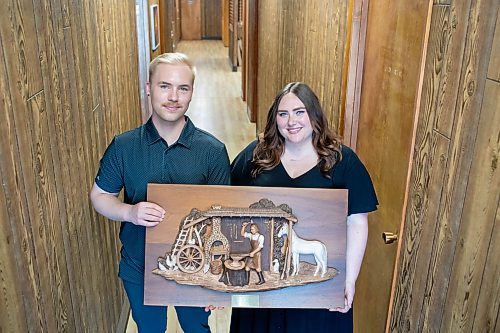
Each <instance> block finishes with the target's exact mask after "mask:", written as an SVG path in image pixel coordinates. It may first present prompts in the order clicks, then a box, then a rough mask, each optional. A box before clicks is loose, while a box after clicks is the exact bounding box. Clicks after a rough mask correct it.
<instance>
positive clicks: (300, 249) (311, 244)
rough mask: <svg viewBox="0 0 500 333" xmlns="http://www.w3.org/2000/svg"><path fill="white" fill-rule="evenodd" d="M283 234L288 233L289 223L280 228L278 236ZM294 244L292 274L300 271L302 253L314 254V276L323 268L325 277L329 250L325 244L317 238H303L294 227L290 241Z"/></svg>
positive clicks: (322, 271) (322, 272) (322, 274)
mask: <svg viewBox="0 0 500 333" xmlns="http://www.w3.org/2000/svg"><path fill="white" fill-rule="evenodd" d="M283 235H288V224H286V223H284V224H283V225H282V226H281V228H280V230H279V231H278V237H282V236H283ZM290 243H291V246H292V264H293V271H292V276H293V275H297V274H298V273H299V257H300V255H301V254H312V255H314V260H316V271H315V272H314V276H316V275H317V274H318V272H319V270H320V269H321V277H323V276H324V275H325V273H326V270H327V259H328V252H327V250H326V246H325V244H323V243H322V242H320V241H317V240H306V239H302V238H300V237H299V236H297V234H296V233H295V230H293V228H292V240H291V242H290V241H289V244H290Z"/></svg>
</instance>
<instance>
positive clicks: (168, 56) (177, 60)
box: [149, 52, 196, 82]
mask: <svg viewBox="0 0 500 333" xmlns="http://www.w3.org/2000/svg"><path fill="white" fill-rule="evenodd" d="M159 64H174V65H175V64H184V65H186V66H188V67H189V69H190V70H191V72H192V73H193V82H194V78H195V76H196V68H195V67H194V65H193V63H192V62H191V60H189V58H188V57H187V55H185V54H184V53H179V52H175V53H163V54H160V55H159V56H157V57H156V58H154V59H153V60H152V61H151V63H150V64H149V80H150V81H151V77H152V76H153V74H154V73H155V71H156V67H157V66H158V65H159Z"/></svg>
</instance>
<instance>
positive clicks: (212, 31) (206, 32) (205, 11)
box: [201, 0, 222, 39]
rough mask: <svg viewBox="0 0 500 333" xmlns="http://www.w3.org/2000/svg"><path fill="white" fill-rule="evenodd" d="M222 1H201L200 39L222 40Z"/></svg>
mask: <svg viewBox="0 0 500 333" xmlns="http://www.w3.org/2000/svg"><path fill="white" fill-rule="evenodd" d="M221 1H222V0H203V2H202V19H201V21H202V38H203V39H221V38H222V3H221Z"/></svg>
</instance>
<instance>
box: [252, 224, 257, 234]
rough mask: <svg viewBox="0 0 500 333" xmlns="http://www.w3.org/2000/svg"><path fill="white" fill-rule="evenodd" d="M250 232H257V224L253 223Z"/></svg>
mask: <svg viewBox="0 0 500 333" xmlns="http://www.w3.org/2000/svg"><path fill="white" fill-rule="evenodd" d="M250 232H251V233H252V234H254V235H255V234H256V233H257V226H256V225H255V224H252V226H251V227H250Z"/></svg>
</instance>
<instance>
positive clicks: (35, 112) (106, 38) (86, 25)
mask: <svg viewBox="0 0 500 333" xmlns="http://www.w3.org/2000/svg"><path fill="white" fill-rule="evenodd" d="M135 36H136V30H135V2H134V1H131V0H129V1H120V2H117V1H104V2H101V1H97V0H90V1H51V0H40V1H33V2H32V1H21V0H10V1H6V2H4V3H3V6H2V12H1V14H0V37H1V38H0V49H1V52H2V54H1V56H0V101H1V102H0V108H1V110H2V120H1V121H0V133H1V134H0V177H1V181H2V186H1V189H0V230H1V231H0V290H1V292H0V331H1V332H113V331H114V330H115V329H116V324H117V322H118V318H119V315H120V311H121V307H122V303H123V301H124V294H123V292H122V287H121V283H120V282H119V279H118V278H117V277H116V274H117V263H118V257H119V253H118V251H119V241H118V239H117V238H118V237H117V236H118V227H119V225H118V224H115V223H112V222H108V221H104V219H103V218H101V217H99V216H98V215H97V214H96V213H95V212H94V210H93V209H92V207H91V204H90V201H89V198H88V192H89V189H90V187H91V185H92V183H93V178H94V176H95V173H96V170H97V167H98V162H99V158H100V156H101V155H102V153H103V152H104V149H105V148H106V146H107V144H108V143H109V142H110V140H111V138H112V137H113V135H115V134H117V133H118V132H121V131H123V130H126V129H128V128H131V127H134V126H136V125H138V124H139V123H140V112H139V102H138V84H137V45H136V38H135Z"/></svg>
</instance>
